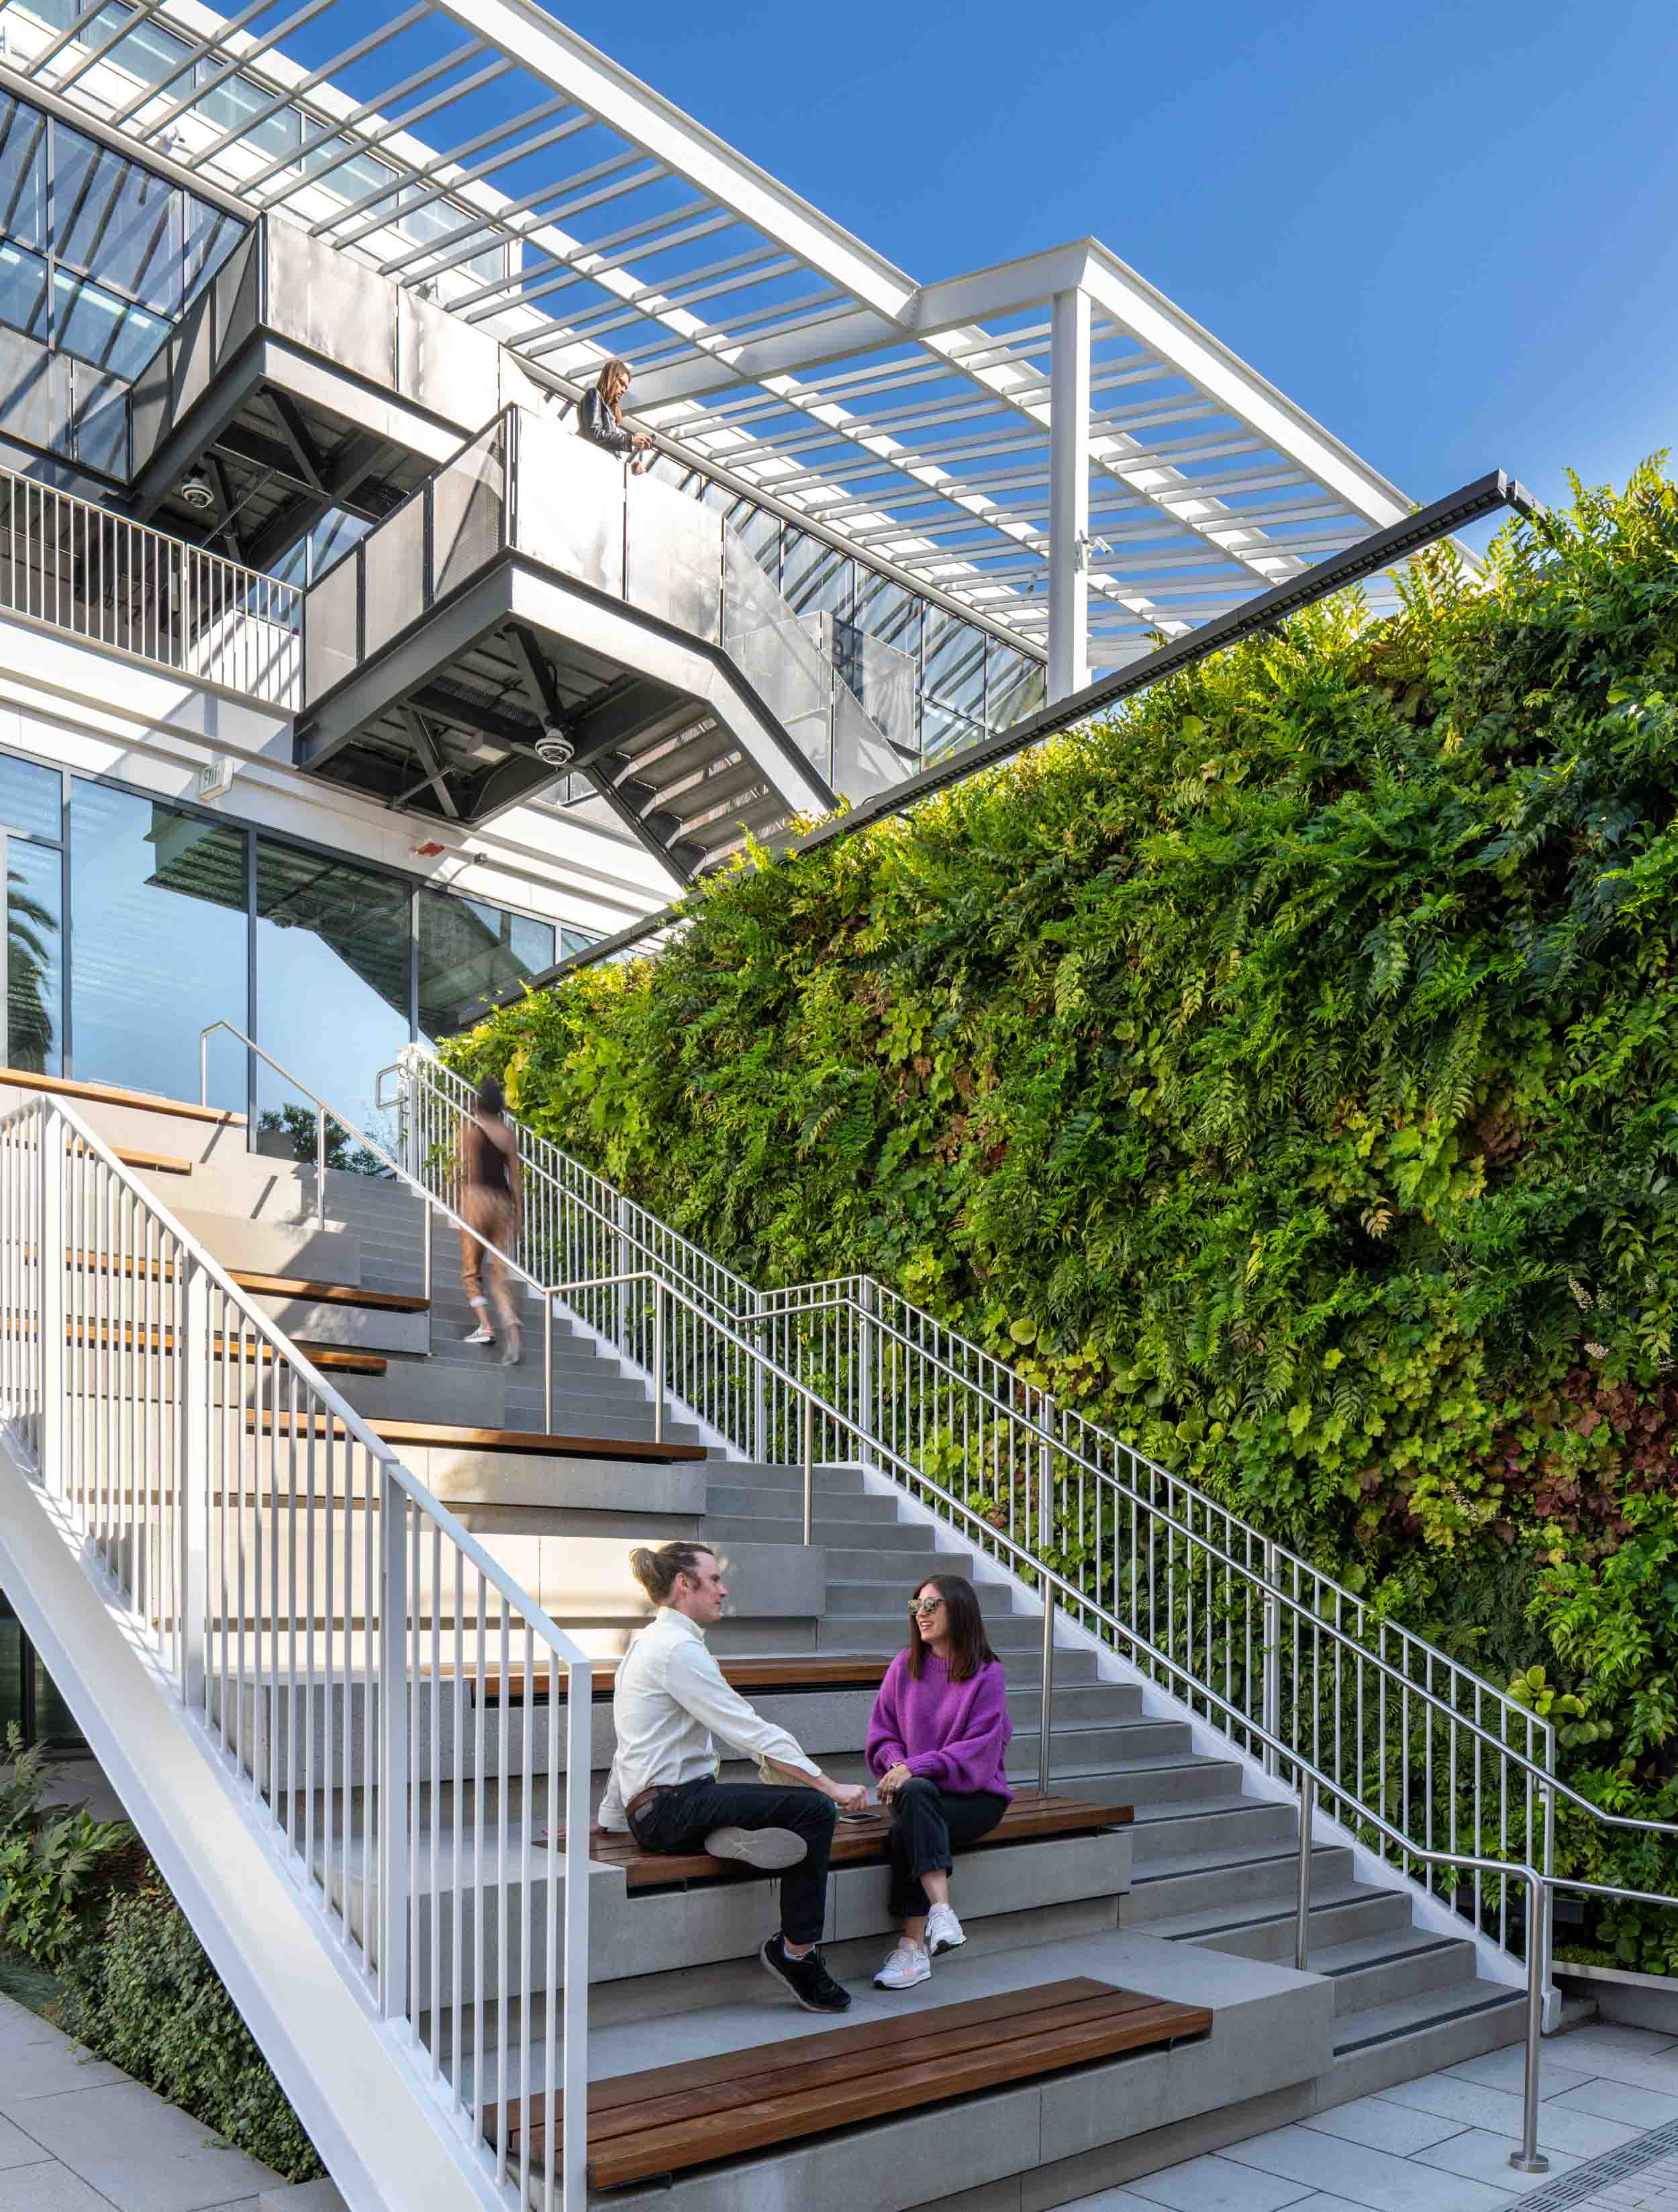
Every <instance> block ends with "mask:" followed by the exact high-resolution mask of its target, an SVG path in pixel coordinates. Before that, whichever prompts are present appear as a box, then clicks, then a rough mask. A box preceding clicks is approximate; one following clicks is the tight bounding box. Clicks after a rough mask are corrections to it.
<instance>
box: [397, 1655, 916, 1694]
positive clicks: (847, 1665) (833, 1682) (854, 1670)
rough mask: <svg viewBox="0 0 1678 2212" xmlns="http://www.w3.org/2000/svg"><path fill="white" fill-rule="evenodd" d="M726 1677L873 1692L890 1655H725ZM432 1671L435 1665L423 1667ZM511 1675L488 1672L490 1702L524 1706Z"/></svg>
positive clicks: (602, 1686)
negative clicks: (758, 1656) (505, 1675)
mask: <svg viewBox="0 0 1678 2212" xmlns="http://www.w3.org/2000/svg"><path fill="white" fill-rule="evenodd" d="M720 1663H721V1667H722V1676H723V1680H725V1681H726V1682H728V1683H731V1684H732V1685H733V1687H734V1688H735V1689H737V1690H757V1691H763V1690H853V1689H854V1690H873V1689H878V1688H879V1685H880V1684H881V1683H882V1682H883V1681H884V1680H885V1670H886V1668H888V1667H889V1666H890V1665H891V1661H890V1660H889V1659H878V1658H872V1657H868V1656H848V1655H844V1654H841V1655H839V1656H835V1657H832V1658H817V1659H812V1658H807V1657H800V1656H796V1655H794V1656H790V1657H788V1658H786V1659H759V1658H752V1659H725V1660H723V1661H722V1662H720ZM422 1671H423V1672H426V1673H429V1672H430V1671H431V1670H430V1669H429V1668H425V1669H423V1670H422ZM435 1671H436V1672H437V1674H439V1675H441V1677H442V1678H443V1679H445V1680H452V1679H453V1675H454V1672H455V1670H454V1668H453V1667H452V1666H451V1665H449V1664H448V1663H447V1662H444V1664H443V1665H442V1666H441V1667H440V1668H437V1669H436V1670H435ZM508 1673H509V1674H510V1677H511V1679H510V1680H508V1681H507V1682H506V1684H505V1685H503V1682H502V1670H501V1668H500V1667H499V1666H495V1667H486V1668H484V1670H483V1702H484V1704H485V1705H502V1704H506V1705H522V1704H523V1703H524V1701H525V1676H524V1670H523V1668H510V1669H509V1670H508ZM460 1675H461V1679H462V1680H463V1681H464V1682H465V1685H466V1687H467V1688H468V1689H469V1690H471V1692H473V1693H474V1694H476V1692H477V1686H478V1678H477V1668H473V1667H464V1668H461V1669H460ZM616 1677H617V1661H616V1660H615V1659H608V1660H604V1661H601V1662H599V1663H597V1665H596V1666H595V1668H594V1698H595V1701H596V1702H597V1703H599V1701H600V1700H602V1699H609V1698H610V1697H611V1692H612V1684H613V1682H614V1680H616ZM534 1687H535V1697H534V1702H535V1703H536V1704H537V1705H546V1704H547V1702H548V1688H549V1680H548V1674H547V1671H546V1669H545V1668H543V1669H539V1670H538V1672H537V1675H536V1681H535V1686H534ZM559 1695H560V1697H561V1698H562V1699H565V1698H568V1697H569V1695H570V1681H569V1678H568V1676H566V1675H564V1674H562V1675H561V1676H560V1677H559Z"/></svg>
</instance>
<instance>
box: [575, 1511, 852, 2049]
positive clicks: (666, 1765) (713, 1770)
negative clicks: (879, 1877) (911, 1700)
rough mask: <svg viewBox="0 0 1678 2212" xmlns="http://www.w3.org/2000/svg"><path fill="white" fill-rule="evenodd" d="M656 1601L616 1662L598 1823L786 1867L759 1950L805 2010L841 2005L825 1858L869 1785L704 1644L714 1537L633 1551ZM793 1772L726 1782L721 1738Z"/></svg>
mask: <svg viewBox="0 0 1678 2212" xmlns="http://www.w3.org/2000/svg"><path fill="white" fill-rule="evenodd" d="M629 1565H630V1568H631V1570H632V1571H633V1572H634V1575H635V1580H636V1581H637V1582H638V1583H640V1584H641V1588H642V1589H644V1590H645V1591H646V1593H647V1596H648V1597H649V1598H650V1599H651V1600H652V1601H653V1603H654V1605H655V1606H656V1607H658V1611H657V1613H656V1614H655V1615H654V1619H653V1620H652V1622H651V1624H650V1625H649V1626H647V1627H646V1628H643V1629H642V1630H641V1631H640V1632H639V1633H638V1634H637V1635H636V1637H635V1640H634V1641H633V1642H632V1643H631V1644H630V1646H629V1650H627V1651H626V1652H625V1653H624V1655H623V1659H622V1660H621V1661H620V1662H619V1663H618V1668H617V1680H616V1683H615V1685H614V1686H613V1689H612V1699H611V1713H612V1721H613V1723H614V1726H615V1729H616V1731H617V1748H616V1751H615V1753H614V1755H613V1758H612V1762H611V1775H610V1776H609V1778H608V1779H607V1783H606V1792H605V1797H604V1798H603V1799H602V1801H601V1804H600V1813H599V1821H600V1826H602V1827H603V1828H605V1829H607V1830H609V1831H612V1830H615V1831H617V1832H620V1833H621V1832H623V1831H624V1830H626V1829H627V1830H628V1832H629V1834H630V1835H631V1836H633V1837H634V1838H635V1842H636V1843H637V1844H639V1845H640V1847H641V1850H644V1851H672V1852H682V1851H697V1850H707V1851H709V1852H710V1853H711V1854H712V1855H713V1857H717V1858H730V1859H739V1860H740V1861H742V1862H743V1863H745V1865H747V1866H754V1867H760V1868H763V1869H766V1870H779V1871H780V1872H781V1932H780V1933H779V1934H778V1935H775V1936H769V1937H768V1938H766V1940H765V1941H764V1942H763V1947H762V1948H761V1950H760V1951H759V1954H758V1956H759V1958H760V1959H761V1960H762V1961H763V1967H764V1970H765V1972H768V1973H769V1974H771V1975H773V1976H774V1978H775V1980H776V1981H778V1982H780V1983H781V1984H783V1985H784V1986H785V1987H786V1988H787V1989H788V1990H791V1991H792V1993H793V1996H795V1997H796V1998H797V1999H798V2001H799V2003H800V2004H801V2005H803V2006H804V2007H805V2008H806V2010H808V2011H810V2012H844V2011H847V2010H848V2008H849V2006H850V2002H851V2000H850V1993H849V1991H848V1990H844V1989H842V1988H841V1987H840V1985H839V1984H838V1983H837V1982H836V1981H835V1980H834V1979H833V1978H832V1976H831V1975H830V1973H829V1972H828V1971H827V1967H826V1966H825V1964H824V1961H823V1959H822V1954H821V1953H820V1952H819V1951H818V1949H817V1948H816V1945H817V1942H818V1940H819V1938H820V1936H821V1933H822V1927H823V1923H824V1920H825V1918H826V1916H827V1863H828V1855H829V1852H830V1850H831V1848H832V1844H833V1828H834V1822H835V1820H836V1817H837V1814H839V1813H840V1812H848V1813H850V1812H860V1810H861V1808H862V1806H863V1804H864V1802H866V1796H867V1792H866V1790H865V1789H864V1788H863V1786H862V1785H861V1784H860V1783H856V1784H850V1785H847V1784H844V1783H840V1782H832V1781H830V1780H829V1778H827V1776H826V1775H824V1773H823V1772H822V1771H821V1769H820V1768H819V1767H818V1765H816V1763H815V1761H814V1760H813V1759H811V1758H809V1757H808V1756H807V1755H806V1753H805V1752H804V1751H803V1749H802V1748H801V1747H800V1746H799V1743H798V1742H797V1741H796V1740H795V1739H794V1738H793V1737H792V1736H790V1735H788V1734H787V1731H786V1729H782V1728H777V1727H776V1726H775V1723H773V1722H772V1721H766V1720H765V1719H764V1718H763V1716H762V1714H761V1713H758V1712H756V1711H753V1709H752V1708H751V1705H748V1704H747V1703H746V1701H745V1699H744V1698H743V1697H741V1696H740V1695H739V1692H736V1691H734V1690H733V1689H731V1688H730V1687H729V1686H728V1684H727V1682H726V1681H725V1680H723V1675H722V1669H721V1668H720V1667H719V1666H718V1665H717V1662H716V1661H715V1659H714V1657H713V1656H712V1654H711V1652H710V1650H709V1648H708V1645H707V1644H706V1642H705V1631H706V1630H707V1629H708V1628H709V1627H712V1626H714V1625H715V1623H716V1622H717V1621H718V1620H720V1619H721V1617H722V1608H723V1605H724V1603H725V1601H727V1596H728V1589H727V1584H726V1583H724V1581H723V1578H722V1569H721V1567H720V1564H719V1563H718V1559H717V1555H716V1553H714V1551H712V1550H711V1549H710V1547H708V1545H705V1544H698V1543H675V1544H666V1545H664V1546H662V1547H660V1549H659V1550H658V1551H656V1552H654V1551H651V1550H648V1549H647V1547H644V1546H643V1547H641V1548H639V1549H637V1550H635V1551H633V1552H631V1553H630V1554H629ZM714 1735H717V1736H720V1737H721V1738H722V1740H723V1741H724V1742H725V1743H727V1744H728V1745H730V1746H731V1747H733V1749H734V1750H735V1751H738V1752H740V1753H744V1754H745V1756H746V1757H748V1758H753V1759H757V1760H758V1761H759V1762H760V1763H761V1764H762V1765H763V1766H764V1767H766V1768H771V1767H772V1768H775V1769H776V1770H779V1771H784V1772H787V1773H789V1774H791V1775H793V1776H795V1777H797V1780H796V1781H795V1782H793V1783H791V1784H788V1785H787V1787H785V1788H781V1787H778V1786H776V1785H775V1784H767V1783H757V1782H728V1783H725V1782H720V1781H719V1780H718V1779H717V1771H718V1760H717V1753H716V1747H715V1744H714V1741H713V1736H714Z"/></svg>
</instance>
